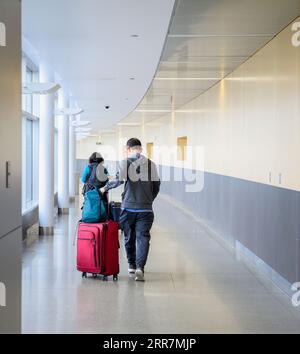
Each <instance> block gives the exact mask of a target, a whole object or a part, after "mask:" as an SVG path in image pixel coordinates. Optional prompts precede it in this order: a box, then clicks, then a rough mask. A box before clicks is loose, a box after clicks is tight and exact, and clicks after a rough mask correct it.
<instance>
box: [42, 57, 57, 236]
mask: <svg viewBox="0 0 300 354" xmlns="http://www.w3.org/2000/svg"><path fill="white" fill-rule="evenodd" d="M39 71H40V82H54V73H53V72H52V71H51V69H50V68H49V67H48V66H47V64H45V63H43V62H41V63H40V67H39ZM54 104H55V101H54V94H49V95H41V96H40V124H39V225H40V234H42V235H53V226H54V216H53V214H54Z"/></svg>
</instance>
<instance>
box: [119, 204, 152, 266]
mask: <svg viewBox="0 0 300 354" xmlns="http://www.w3.org/2000/svg"><path fill="white" fill-rule="evenodd" d="M153 220H154V214H153V212H152V211H149V212H131V211H127V210H122V212H121V215H120V224H121V228H122V229H123V231H124V236H125V249H126V253H127V260H128V264H130V265H131V266H134V265H135V266H136V267H137V268H142V269H144V267H145V265H146V262H147V258H148V253H149V247H150V230H151V227H152V224H153Z"/></svg>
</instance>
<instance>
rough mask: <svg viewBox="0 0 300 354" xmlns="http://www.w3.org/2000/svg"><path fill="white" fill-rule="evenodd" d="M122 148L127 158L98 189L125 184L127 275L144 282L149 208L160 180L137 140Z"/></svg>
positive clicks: (122, 217) (123, 224) (123, 222)
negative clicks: (116, 171) (115, 172)
mask: <svg viewBox="0 0 300 354" xmlns="http://www.w3.org/2000/svg"><path fill="white" fill-rule="evenodd" d="M126 148H127V158H126V159H125V160H123V161H121V162H120V163H119V171H118V173H117V175H116V178H115V179H113V180H110V181H109V182H108V183H107V184H106V186H105V187H103V188H101V192H102V193H105V192H107V191H108V190H110V189H112V188H116V187H118V186H119V185H121V184H123V183H124V182H125V186H124V192H123V193H122V205H121V208H122V211H121V215H120V225H121V228H122V229H123V231H124V236H125V249H126V254H127V260H128V272H129V273H130V274H135V280H136V281H144V280H145V279H144V268H145V265H146V262H147V258H148V253H149V246H150V230H151V227H152V224H153V220H154V214H153V209H152V204H153V201H154V199H155V198H156V197H157V195H158V193H159V189H160V179H159V176H158V172H157V167H156V165H155V164H154V162H153V161H151V160H149V159H148V158H147V157H145V156H144V155H142V150H143V149H142V144H141V142H140V140H139V139H136V138H132V139H129V140H128V141H127V144H126Z"/></svg>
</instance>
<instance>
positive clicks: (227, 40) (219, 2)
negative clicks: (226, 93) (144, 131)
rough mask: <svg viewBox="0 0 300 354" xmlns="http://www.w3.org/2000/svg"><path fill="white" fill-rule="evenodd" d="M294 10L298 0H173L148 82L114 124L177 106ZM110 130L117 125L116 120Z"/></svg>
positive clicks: (245, 55) (256, 45)
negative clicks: (165, 33)
mask: <svg viewBox="0 0 300 354" xmlns="http://www.w3.org/2000/svg"><path fill="white" fill-rule="evenodd" d="M299 14H300V1H299V0H288V1H287V0H251V1H249V0H178V1H177V6H176V9H175V11H174V16H173V19H172V23H171V25H170V31H169V33H168V37H167V40H166V45H165V47H164V51H163V54H162V57H161V61H160V63H159V66H158V70H157V73H156V75H155V78H154V80H153V83H152V84H151V86H150V88H149V90H148V92H147V94H146V95H145V97H144V99H143V100H142V101H141V103H140V104H139V105H138V107H137V108H136V109H135V110H134V111H133V112H132V113H130V114H129V115H128V116H127V117H126V118H125V119H124V120H123V121H122V122H121V123H119V124H120V125H122V126H126V125H128V126H129V127H130V126H132V125H142V124H146V125H147V124H153V122H152V121H154V120H156V119H159V118H160V117H162V116H165V115H168V114H170V112H172V111H178V110H180V109H181V108H182V107H184V105H185V104H187V103H188V102H190V101H191V100H192V99H194V98H195V97H197V96H199V95H201V94H202V93H204V92H205V91H207V90H209V89H210V88H211V87H212V86H213V85H215V84H216V83H217V82H219V81H220V80H222V79H223V78H224V77H226V76H227V75H228V74H229V73H231V72H232V71H233V70H235V69H236V68H237V67H238V66H240V65H241V64H242V63H243V62H245V61H246V60H247V59H248V58H249V57H251V56H252V55H253V54H254V53H255V52H256V51H257V50H259V49H260V48H262V47H263V46H264V45H265V44H266V43H267V42H268V41H270V40H271V39H272V38H273V37H274V36H275V35H276V34H277V33H278V32H280V31H281V30H282V29H283V28H284V27H285V26H287V25H288V24H289V23H290V22H291V21H292V20H294V19H295V18H296V17H297V16H299ZM142 122H143V123H142ZM150 122H151V123H150ZM111 131H117V126H114V127H111Z"/></svg>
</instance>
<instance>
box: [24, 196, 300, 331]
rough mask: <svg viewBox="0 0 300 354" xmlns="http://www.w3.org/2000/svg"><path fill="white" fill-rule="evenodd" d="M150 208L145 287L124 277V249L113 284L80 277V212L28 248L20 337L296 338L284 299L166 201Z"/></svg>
mask: <svg viewBox="0 0 300 354" xmlns="http://www.w3.org/2000/svg"><path fill="white" fill-rule="evenodd" d="M155 210H156V220H155V225H154V228H153V232H152V243H151V251H150V257H149V262H148V265H147V273H146V277H147V281H146V282H145V283H136V282H135V281H134V279H133V278H129V277H128V275H127V273H126V270H127V269H126V260H125V256H124V252H123V247H121V254H120V263H121V274H120V278H119V281H118V282H113V281H108V282H102V281H101V280H94V279H82V278H81V274H80V273H78V272H77V271H76V267H75V255H76V249H75V247H74V246H73V239H74V233H75V227H76V222H77V220H78V215H79V212H78V208H74V209H71V213H70V215H69V216H62V217H61V218H60V219H59V221H58V223H57V225H56V229H55V236H54V237H45V238H42V239H40V240H39V241H37V242H35V243H34V244H33V245H32V246H31V247H29V248H27V249H26V250H25V253H24V263H23V332H24V333H220V332H221V333H278V332H280V333H284V332H296V333H300V315H299V309H295V308H293V306H292V305H291V301H290V299H289V298H288V297H287V296H285V295H283V294H282V293H281V292H280V291H278V289H276V288H275V287H272V286H270V285H269V284H268V282H267V280H265V279H263V278H262V277H256V276H255V275H253V273H251V272H250V271H249V270H248V269H247V268H246V266H245V265H243V264H242V263H240V262H238V261H237V260H236V259H235V257H234V255H232V254H231V253H230V252H229V251H227V250H226V249H224V248H223V247H222V246H221V245H220V244H219V243H218V242H216V241H215V240H214V239H212V238H211V237H209V235H207V233H206V232H205V230H204V229H203V228H202V227H201V225H199V224H196V223H194V222H193V221H191V220H190V219H189V218H188V217H187V216H184V215H182V214H181V213H180V212H178V211H176V210H173V209H172V208H170V205H168V204H166V202H165V201H163V200H158V201H157V202H156V206H155ZM184 225H189V226H188V227H185V226H184ZM121 243H122V240H121Z"/></svg>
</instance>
